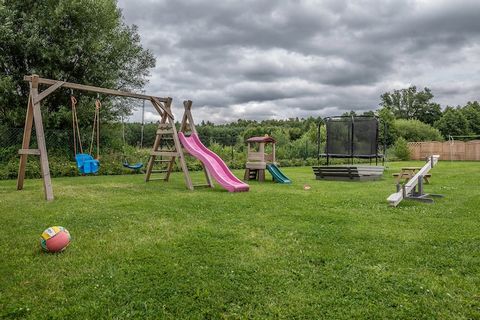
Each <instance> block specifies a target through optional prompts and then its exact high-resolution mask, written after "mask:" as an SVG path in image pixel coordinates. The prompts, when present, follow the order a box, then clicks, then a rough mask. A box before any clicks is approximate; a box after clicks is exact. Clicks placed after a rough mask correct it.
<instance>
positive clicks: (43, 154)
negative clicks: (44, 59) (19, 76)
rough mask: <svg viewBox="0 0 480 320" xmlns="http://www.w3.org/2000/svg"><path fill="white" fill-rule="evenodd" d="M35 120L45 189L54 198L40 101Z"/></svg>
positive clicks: (35, 92)
mask: <svg viewBox="0 0 480 320" xmlns="http://www.w3.org/2000/svg"><path fill="white" fill-rule="evenodd" d="M38 83H39V82H38V77H36V76H34V77H33V79H32V87H31V90H30V91H31V96H32V101H35V100H36V99H37V97H38ZM33 122H34V124H35V134H36V136H37V145H38V149H39V150H40V170H41V172H42V179H43V190H44V192H45V199H46V200H47V201H51V200H53V188H52V179H51V177H50V167H49V164H48V154H47V145H46V143H45V133H44V131H43V120H42V110H41V109H40V102H38V103H35V104H33Z"/></svg>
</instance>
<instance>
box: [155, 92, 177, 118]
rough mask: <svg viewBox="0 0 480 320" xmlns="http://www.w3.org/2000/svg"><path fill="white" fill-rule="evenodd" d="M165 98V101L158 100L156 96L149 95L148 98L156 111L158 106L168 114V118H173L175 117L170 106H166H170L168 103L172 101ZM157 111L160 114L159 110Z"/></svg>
mask: <svg viewBox="0 0 480 320" xmlns="http://www.w3.org/2000/svg"><path fill="white" fill-rule="evenodd" d="M166 99H167V100H166V101H160V100H159V99H158V98H157V97H151V99H150V100H151V101H152V104H153V106H154V107H155V109H157V111H158V108H160V109H162V110H163V111H164V112H166V113H167V114H168V115H169V116H170V118H172V119H175V117H174V116H173V113H172V110H170V108H169V107H167V106H170V104H171V103H172V98H166ZM162 102H164V103H165V104H166V105H167V106H164V105H163V103H162ZM157 107H158V108H157ZM158 113H159V114H160V115H162V113H161V112H160V111H158Z"/></svg>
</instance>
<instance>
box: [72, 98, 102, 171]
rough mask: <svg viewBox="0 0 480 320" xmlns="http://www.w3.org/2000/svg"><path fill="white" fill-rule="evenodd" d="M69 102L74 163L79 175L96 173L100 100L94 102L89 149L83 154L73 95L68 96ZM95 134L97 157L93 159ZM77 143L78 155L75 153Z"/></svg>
mask: <svg viewBox="0 0 480 320" xmlns="http://www.w3.org/2000/svg"><path fill="white" fill-rule="evenodd" d="M70 101H71V103H72V129H73V149H74V152H75V161H76V162H77V168H78V170H79V171H80V173H81V174H90V173H97V172H98V169H99V167H100V161H99V160H98V159H99V155H100V107H101V106H102V104H101V103H100V100H99V99H98V98H97V99H96V100H95V115H94V117H93V126H92V138H91V141H90V149H89V152H88V153H83V147H82V139H81V136H80V127H79V124H78V117H77V99H75V97H74V96H73V94H72V95H71V96H70ZM95 133H96V136H97V139H96V140H97V156H96V157H95V159H94V158H93V156H92V152H93V141H94V138H95ZM77 141H78V146H79V151H80V153H77Z"/></svg>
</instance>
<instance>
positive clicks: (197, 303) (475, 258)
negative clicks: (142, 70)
mask: <svg viewBox="0 0 480 320" xmlns="http://www.w3.org/2000/svg"><path fill="white" fill-rule="evenodd" d="M406 165H417V166H418V165H421V163H420V162H410V163H391V164H389V169H388V170H387V171H386V172H385V176H384V179H383V180H382V181H376V182H327V181H316V180H314V178H313V173H312V171H311V168H308V167H303V168H285V169H284V172H285V174H286V175H287V176H289V177H290V178H291V179H292V180H293V181H294V183H293V184H292V185H279V184H274V183H271V182H267V183H262V184H260V183H257V182H253V183H251V190H250V192H248V193H236V194H231V193H228V192H226V191H224V190H222V189H220V188H219V187H218V186H217V187H216V188H215V189H213V190H212V189H200V190H196V191H194V192H192V191H188V190H186V189H185V186H184V184H183V177H182V175H181V174H180V173H175V174H173V176H172V179H171V181H170V182H169V183H164V182H150V183H148V184H146V183H144V182H143V176H141V175H134V176H131V175H129V176H98V177H78V178H58V179H54V180H53V184H54V185H53V186H54V192H55V196H56V199H55V201H53V202H45V201H44V200H43V190H42V187H41V181H40V180H27V181H26V184H25V190H23V191H16V190H15V181H0V213H1V229H0V252H1V259H0V280H1V282H0V317H3V318H7V319H8V318H27V319H43V318H52V319H53V318H58V319H60V318H63V319H67V318H68V319H98V318H108V319H111V318H115V319H126V318H138V319H158V318H167V319H179V318H188V319H205V318H206V319H209V318H214V319H219V318H229V319H237V318H304V319H306V318H310V319H314V318H328V319H338V318H352V319H358V318H368V319H378V318H395V319H398V318H405V319H450V318H453V319H472V318H477V319H478V318H480V213H479V212H480V209H479V207H480V186H479V185H480V182H479V181H480V163H478V162H462V163H460V162H453V163H452V162H447V161H445V162H440V163H439V164H438V166H437V167H435V168H434V169H433V170H432V179H431V181H432V184H430V185H427V186H426V189H427V191H429V192H432V193H441V194H444V195H445V198H443V199H439V200H436V202H435V203H434V204H425V203H418V202H412V201H404V202H402V203H401V204H400V206H399V207H397V208H392V207H389V206H388V204H387V202H386V198H387V197H388V196H389V195H390V194H391V193H392V192H394V190H395V187H394V183H393V178H392V177H391V174H392V173H393V172H397V171H398V170H399V168H400V167H401V166H406ZM236 174H237V176H242V174H243V172H240V171H236ZM193 177H194V178H195V180H197V181H198V180H200V178H201V173H199V172H197V173H194V174H193ZM306 183H308V184H310V185H311V186H312V188H311V190H309V191H305V190H303V185H304V184H306ZM52 225H61V226H64V227H66V228H67V229H68V230H69V231H70V233H71V234H72V237H73V239H72V243H71V245H70V246H69V247H68V249H67V250H66V251H65V252H63V253H61V254H47V253H43V252H42V251H41V248H40V244H39V237H40V234H41V233H42V231H43V230H44V229H45V228H47V227H49V226H52Z"/></svg>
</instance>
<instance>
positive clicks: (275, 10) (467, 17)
mask: <svg viewBox="0 0 480 320" xmlns="http://www.w3.org/2000/svg"><path fill="white" fill-rule="evenodd" d="M118 4H119V6H120V7H121V8H122V10H123V15H124V18H125V21H126V23H127V24H135V25H137V26H138V27H139V33H140V35H141V38H142V43H143V45H144V47H145V48H148V49H150V50H151V51H152V52H153V53H154V54H155V56H156V59H157V66H156V68H155V69H153V70H152V71H151V77H150V83H149V84H148V86H147V88H146V91H147V92H149V93H151V94H155V95H159V96H171V97H173V98H174V111H175V114H176V115H177V116H180V115H181V113H182V109H183V107H182V103H181V102H182V101H183V100H184V99H191V100H193V112H194V117H195V118H196V120H197V122H198V121H200V120H210V121H213V122H215V123H223V122H227V121H234V120H236V119H239V118H242V119H273V118H275V119H284V118H289V117H306V116H329V115H338V114H341V113H343V112H344V111H348V110H359V111H361V110H372V109H376V108H377V106H378V103H379V96H380V94H382V93H383V92H386V91H390V90H393V89H401V88H406V87H408V86H410V85H416V86H417V87H418V88H423V87H425V86H427V87H429V88H431V89H432V91H433V93H434V95H435V101H437V102H439V103H440V104H441V105H442V106H446V105H458V104H465V103H466V102H467V101H469V100H479V99H480V18H479V16H480V1H479V0H456V1H451V0H377V1H374V0H324V1H322V0H318V1H309V0H305V1H302V0H296V1H294V0H290V1H289V0H282V1H274V0H243V1H229V0H222V1H211V0H170V1H163V0H135V1H132V0H119V1H118ZM154 117H155V115H154V112H153V110H151V109H149V108H147V112H146V119H147V120H155V118H154ZM132 119H133V120H138V119H140V117H139V112H136V113H135V115H134V116H133V117H132Z"/></svg>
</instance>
